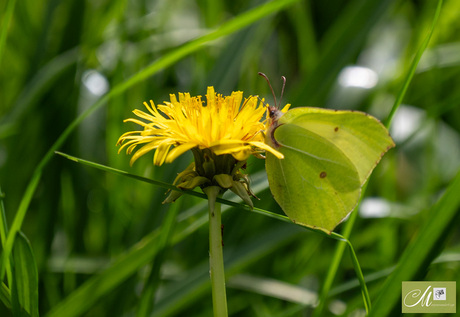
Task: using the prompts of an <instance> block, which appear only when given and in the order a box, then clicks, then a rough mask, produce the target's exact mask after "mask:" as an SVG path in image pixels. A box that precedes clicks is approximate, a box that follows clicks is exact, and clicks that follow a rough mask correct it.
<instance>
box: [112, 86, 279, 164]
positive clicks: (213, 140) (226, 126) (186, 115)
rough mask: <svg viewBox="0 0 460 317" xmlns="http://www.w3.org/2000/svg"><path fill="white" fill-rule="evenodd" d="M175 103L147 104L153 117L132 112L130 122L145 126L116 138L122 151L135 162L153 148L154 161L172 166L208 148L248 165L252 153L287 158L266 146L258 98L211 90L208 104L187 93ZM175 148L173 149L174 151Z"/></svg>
mask: <svg viewBox="0 0 460 317" xmlns="http://www.w3.org/2000/svg"><path fill="white" fill-rule="evenodd" d="M170 99H171V102H165V104H164V105H157V106H155V104H154V103H153V101H150V105H149V104H147V103H146V102H144V105H145V107H146V108H147V110H148V112H149V113H146V112H143V111H140V110H137V109H136V110H134V111H133V112H134V114H135V115H136V116H138V117H139V118H141V119H144V120H145V121H146V122H144V121H141V120H139V119H135V118H130V119H126V120H125V122H128V121H130V122H134V123H137V124H139V125H140V126H142V127H143V128H144V129H143V130H142V131H130V132H126V133H125V134H123V135H122V136H121V137H120V139H119V140H118V143H117V144H118V145H121V144H122V146H121V148H120V151H121V150H122V149H123V148H125V147H126V152H127V154H131V153H132V152H133V151H134V150H135V149H136V147H137V146H139V147H140V148H139V149H138V150H137V151H136V152H135V153H134V155H133V157H132V158H131V164H133V163H134V162H135V161H136V160H137V159H138V158H139V157H141V156H142V155H144V154H146V153H147V152H150V151H152V150H154V149H156V151H155V155H154V157H153V163H154V164H155V165H161V164H163V163H164V162H166V163H170V162H172V161H174V160H175V159H176V158H177V157H178V156H180V155H181V154H183V153H184V152H186V151H188V150H191V149H193V148H198V149H199V150H204V149H209V150H210V151H211V152H213V153H214V154H215V155H224V154H231V155H232V156H233V157H234V158H235V159H236V160H237V161H245V160H247V158H248V157H249V156H250V155H251V154H255V155H258V154H260V153H261V152H264V151H269V152H271V153H272V154H273V155H275V156H277V157H279V158H283V155H282V154H281V153H279V152H278V151H276V150H275V149H273V148H272V147H270V146H269V145H267V144H265V142H264V135H263V132H264V130H265V125H264V123H263V122H262V117H263V116H264V113H265V111H266V107H265V106H264V105H263V103H262V102H261V103H259V102H258V98H257V97H249V98H248V99H245V101H244V102H243V104H242V105H241V102H242V99H243V93H242V92H241V91H236V92H232V94H231V95H230V96H225V97H224V96H222V95H220V94H216V93H215V92H214V87H208V91H207V95H206V100H207V103H206V105H203V102H202V100H201V96H198V97H191V96H190V94H189V93H185V94H183V93H179V100H177V99H176V96H175V95H170ZM171 147H173V148H171Z"/></svg>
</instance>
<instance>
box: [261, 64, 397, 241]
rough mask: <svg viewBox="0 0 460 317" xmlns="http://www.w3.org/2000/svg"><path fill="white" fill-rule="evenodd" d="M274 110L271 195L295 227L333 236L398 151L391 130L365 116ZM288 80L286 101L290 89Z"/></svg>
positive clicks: (316, 110)
mask: <svg viewBox="0 0 460 317" xmlns="http://www.w3.org/2000/svg"><path fill="white" fill-rule="evenodd" d="M259 75H261V76H263V77H264V78H265V79H266V80H267V82H268V84H269V86H270V89H271V91H272V94H273V97H274V100H275V106H269V107H268V120H267V127H266V135H265V142H266V143H267V144H268V145H270V146H271V147H273V148H274V149H276V150H277V151H279V152H281V153H282V154H283V155H284V159H278V158H277V157H275V156H274V155H273V154H270V153H266V161H265V166H266V171H267V176H268V183H269V186H270V190H271V192H272V194H273V196H274V198H275V200H276V202H277V203H278V204H279V205H280V207H281V209H283V211H284V212H285V213H286V215H287V216H288V217H289V218H290V219H291V220H292V221H293V222H294V223H297V224H300V225H304V226H307V227H310V228H314V229H320V230H322V231H325V232H326V233H329V234H330V232H331V231H332V230H334V228H335V227H336V226H337V225H338V224H339V223H341V222H342V221H343V220H344V219H345V218H346V217H347V215H348V214H349V213H350V212H351V211H352V210H353V209H354V208H355V207H356V205H357V204H358V201H359V198H360V195H361V189H362V187H363V185H364V183H365V182H366V180H367V179H368V178H369V176H370V174H371V173H372V171H373V169H374V168H375V166H376V165H377V164H378V163H379V161H380V159H381V158H382V157H383V155H384V154H385V153H386V152H387V151H388V150H389V149H391V148H392V147H394V146H395V144H394V142H393V140H392V138H391V136H390V134H389V132H388V131H387V129H386V128H385V126H384V125H383V124H382V123H381V122H380V121H379V120H378V119H376V118H374V117H373V116H371V115H369V114H367V113H364V112H360V111H353V110H349V111H344V110H331V109H323V108H313V107H300V108H294V109H291V110H288V107H289V105H287V107H285V108H284V109H283V111H281V110H279V109H278V107H277V105H276V97H275V94H274V92H273V88H272V86H271V84H270V81H269V80H268V77H267V76H266V75H265V74H263V73H259ZM282 79H283V88H282V92H281V98H282V95H283V92H284V86H285V84H286V79H285V77H282Z"/></svg>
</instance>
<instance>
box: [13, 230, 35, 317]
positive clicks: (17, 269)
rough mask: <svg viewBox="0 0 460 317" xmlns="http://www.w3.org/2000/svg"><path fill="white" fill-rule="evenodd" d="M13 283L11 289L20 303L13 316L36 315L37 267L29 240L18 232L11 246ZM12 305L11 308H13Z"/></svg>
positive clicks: (32, 316)
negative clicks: (12, 246)
mask: <svg viewBox="0 0 460 317" xmlns="http://www.w3.org/2000/svg"><path fill="white" fill-rule="evenodd" d="M13 259H14V283H13V285H14V286H15V287H13V290H14V291H15V292H17V293H16V294H15V295H16V296H17V298H18V302H19V304H20V307H19V309H20V311H16V312H14V315H15V316H23V315H24V312H26V313H27V315H28V316H31V317H35V316H38V269H37V264H36V262H35V257H34V255H33V253H32V247H31V245H30V242H29V240H28V239H27V238H26V236H25V235H24V234H23V233H22V232H18V236H17V237H16V240H15V243H14V248H13ZM14 308H15V307H14V305H13V310H14Z"/></svg>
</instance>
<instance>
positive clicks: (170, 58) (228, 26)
mask: <svg viewBox="0 0 460 317" xmlns="http://www.w3.org/2000/svg"><path fill="white" fill-rule="evenodd" d="M296 1H298V0H280V1H272V2H268V3H266V4H263V5H260V6H258V7H256V8H254V9H251V10H249V11H247V12H245V13H242V14H240V15H239V16H237V17H235V18H234V19H232V20H230V21H228V22H226V23H224V24H222V25H221V26H220V27H219V28H217V29H216V30H215V31H211V32H210V33H208V34H206V35H204V36H202V37H199V38H197V39H196V40H193V41H191V42H189V43H187V44H185V45H183V46H181V47H179V48H177V49H176V50H174V51H173V52H171V53H169V54H167V55H164V56H163V57H161V58H159V59H158V60H156V61H155V62H153V63H152V64H150V65H149V66H147V67H146V68H145V69H144V70H142V71H140V72H138V73H137V74H135V75H133V76H132V77H131V78H130V79H128V80H127V81H125V82H123V83H121V84H119V85H117V86H115V87H114V88H113V89H112V90H111V91H110V92H109V93H107V94H106V95H104V96H103V97H102V98H101V99H99V101H97V102H96V103H95V104H93V105H92V106H91V107H89V108H88V109H87V110H86V111H84V112H83V113H82V114H81V115H80V116H79V117H77V118H76V119H75V120H74V121H72V122H71V123H70V125H69V126H68V127H67V128H66V129H65V131H64V132H63V133H62V134H61V135H60V136H59V138H58V139H57V140H56V142H55V143H54V144H53V145H52V146H51V148H50V149H49V150H48V152H47V153H46V154H45V156H44V157H43V159H42V160H41V161H40V163H39V164H38V166H37V168H36V169H35V171H34V173H33V175H32V179H31V180H30V182H29V184H28V185H27V188H26V192H25V194H24V196H23V198H22V200H21V203H20V205H19V208H18V211H17V213H16V216H15V218H14V220H13V224H12V225H11V231H10V233H9V234H8V237H7V241H6V245H5V249H4V252H3V254H2V261H1V263H0V265H1V267H0V280H1V279H2V278H3V276H4V272H5V269H4V268H5V265H6V260H7V259H8V257H9V255H10V253H11V249H12V247H13V243H14V238H15V236H16V233H17V232H18V231H19V230H20V228H21V226H22V222H23V221H24V217H25V215H26V213H27V209H28V207H29V204H30V201H31V199H32V196H33V193H34V192H35V189H36V188H37V185H38V183H39V181H40V178H41V174H42V170H43V168H44V166H45V165H46V164H48V162H49V161H50V159H51V157H52V156H53V153H54V152H55V151H56V150H57V149H59V148H60V146H61V145H62V144H63V143H64V141H65V140H66V139H67V138H68V137H69V135H70V133H71V132H72V131H73V130H74V129H75V128H76V127H77V126H78V125H79V124H80V123H81V122H82V121H83V120H84V119H85V118H86V117H88V116H89V115H90V114H92V113H93V112H94V111H96V110H97V109H99V108H101V107H102V106H103V105H105V104H106V103H107V101H108V100H110V99H111V98H113V97H114V96H117V95H119V94H121V93H122V92H124V91H126V90H127V89H128V88H130V87H132V86H134V85H135V84H136V83H139V82H140V81H142V80H144V79H146V78H148V77H150V76H152V75H153V74H155V73H157V72H158V71H160V70H162V69H165V68H166V67H168V66H171V65H173V64H174V63H175V62H177V61H179V60H180V59H182V58H183V57H185V56H187V55H188V54H190V53H192V52H195V51H197V50H198V49H200V48H202V47H204V45H205V44H206V43H209V42H210V41H213V40H216V39H218V38H220V37H223V36H226V35H229V34H232V33H234V32H236V31H238V30H241V29H243V28H244V27H247V26H248V25H250V24H252V23H254V22H256V21H257V20H260V19H262V18H264V17H265V16H267V15H269V14H272V13H275V12H277V11H280V10H282V9H283V8H286V7H287V6H289V5H291V4H293V3H295V2H296Z"/></svg>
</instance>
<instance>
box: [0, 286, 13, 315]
mask: <svg viewBox="0 0 460 317" xmlns="http://www.w3.org/2000/svg"><path fill="white" fill-rule="evenodd" d="M0 301H2V303H3V305H5V307H6V308H8V309H11V292H10V289H9V288H8V286H6V285H5V283H2V287H1V288H0Z"/></svg>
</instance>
